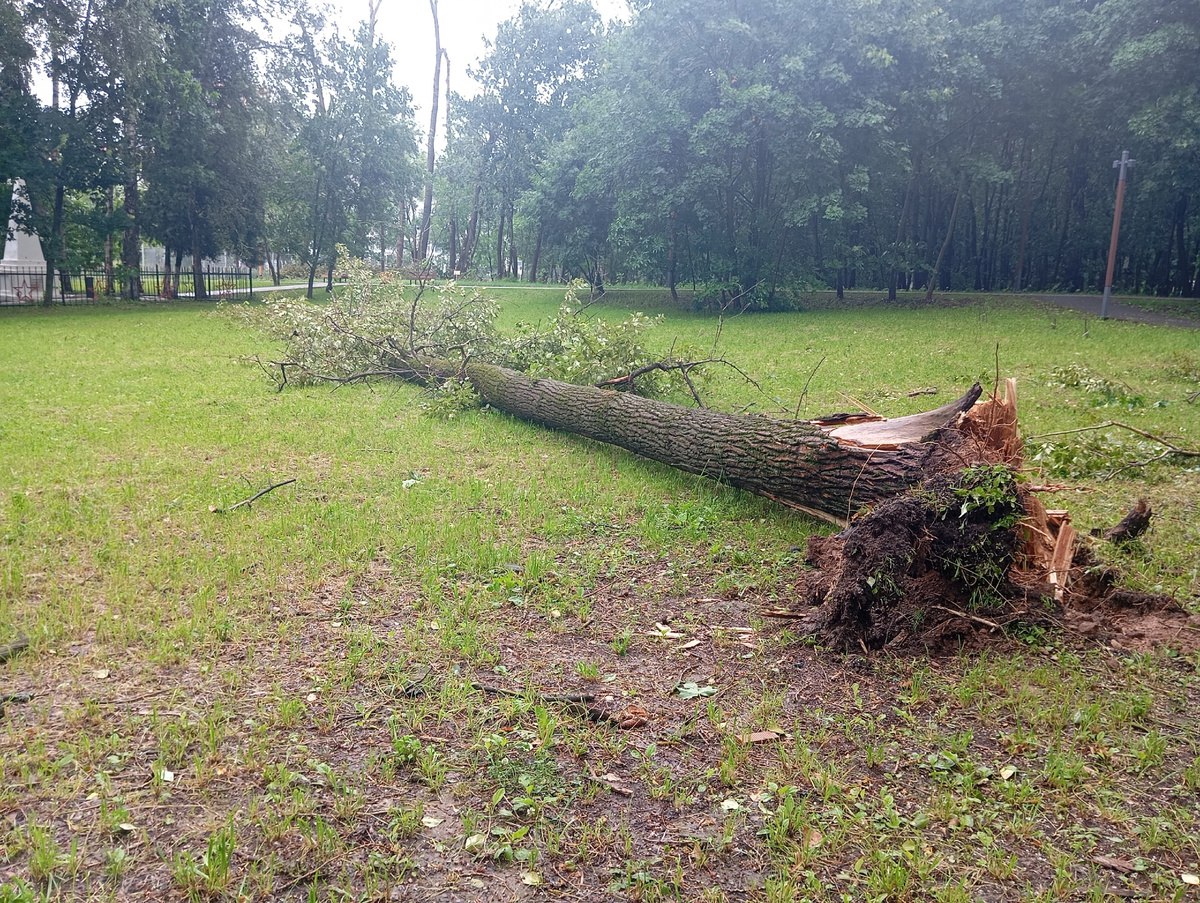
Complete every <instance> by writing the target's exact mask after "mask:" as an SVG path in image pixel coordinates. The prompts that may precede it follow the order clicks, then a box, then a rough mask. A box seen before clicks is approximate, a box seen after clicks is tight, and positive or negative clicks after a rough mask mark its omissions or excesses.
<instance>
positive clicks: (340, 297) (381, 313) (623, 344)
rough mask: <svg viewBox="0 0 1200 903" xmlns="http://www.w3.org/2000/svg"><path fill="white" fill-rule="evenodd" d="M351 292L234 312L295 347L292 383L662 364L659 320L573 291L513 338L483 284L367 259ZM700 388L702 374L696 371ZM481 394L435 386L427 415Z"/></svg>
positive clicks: (640, 384) (650, 389)
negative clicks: (395, 270) (497, 368)
mask: <svg viewBox="0 0 1200 903" xmlns="http://www.w3.org/2000/svg"><path fill="white" fill-rule="evenodd" d="M341 269H343V270H345V272H346V274H347V282H346V284H345V286H343V287H340V288H339V289H338V291H337V292H335V293H334V295H333V297H332V299H331V300H330V301H329V303H328V304H324V305H314V304H311V303H309V302H306V301H304V300H302V299H296V298H282V299H278V300H271V301H268V302H267V304H266V305H264V307H263V308H261V309H255V308H250V307H247V306H237V307H233V308H229V309H228V310H229V312H230V315H231V316H234V317H237V318H241V319H242V320H243V321H246V322H251V323H257V324H259V325H262V326H265V327H266V328H267V329H268V330H269V331H271V332H272V333H273V334H274V335H276V336H278V337H280V338H281V339H282V340H283V341H284V343H285V346H286V349H287V363H286V365H285V370H286V374H287V381H288V382H294V383H313V382H320V381H322V380H329V379H334V380H339V379H340V380H346V379H350V380H353V379H358V378H369V377H372V376H382V375H386V374H388V373H389V372H400V373H403V372H406V371H405V367H406V366H407V363H406V362H407V361H408V360H409V359H424V360H445V361H449V362H451V363H460V362H461V363H466V362H467V361H469V360H482V361H489V362H494V363H499V364H502V365H504V366H507V367H512V368H515V369H518V370H523V371H525V372H527V373H529V374H530V375H532V376H538V377H551V378H555V379H560V380H564V381H566V382H573V383H577V384H583V385H591V384H598V383H602V382H604V381H606V380H613V379H617V378H620V377H624V376H627V375H629V374H632V373H634V372H635V371H637V370H639V368H643V367H647V365H650V364H653V363H654V362H655V361H658V360H659V358H658V357H657V356H655V355H654V354H652V353H651V352H650V351H649V349H648V348H647V347H646V345H645V334H646V332H647V331H649V330H650V329H653V328H655V327H657V326H659V325H660V324H661V319H652V318H649V317H646V316H644V315H643V314H640V313H635V314H633V315H632V316H630V317H627V318H625V319H623V320H620V321H612V320H609V319H606V318H602V317H594V316H589V315H588V314H587V307H586V305H581V304H580V303H579V301H578V296H577V294H576V291H577V289H578V288H579V286H577V285H576V286H572V287H571V288H570V289H568V291H567V295H566V299H565V301H564V303H563V304H562V306H561V307H560V308H559V310H558V313H557V314H556V316H554V317H553V318H551V319H550V320H549V321H548V322H547V323H546V324H545V325H544V326H543V325H530V324H521V325H518V327H517V328H516V330H515V332H514V334H513V335H511V336H507V335H501V334H500V333H499V332H498V331H497V329H496V318H497V315H498V312H499V307H498V305H497V303H496V302H495V301H494V300H492V299H490V298H488V297H486V296H485V295H484V294H483V292H482V291H481V290H480V289H478V288H463V287H460V286H458V285H457V284H455V283H437V284H433V285H420V286H418V287H414V286H413V285H411V284H409V283H407V282H405V281H404V280H402V279H399V278H396V277H395V276H394V275H392V274H388V273H385V274H382V275H380V274H378V273H375V272H373V271H372V270H371V269H370V267H368V266H367V265H366V264H365V263H364V262H363V261H361V260H357V259H355V258H350V257H345V256H343V258H342V260H341ZM690 376H691V379H692V380H693V384H695V383H696V382H697V381H699V380H701V379H702V378H703V371H702V370H701V369H699V368H696V369H693V370H691V371H690ZM679 382H680V378H679V376H678V374H677V373H671V372H666V373H664V372H659V371H654V370H651V371H649V372H647V373H645V374H643V375H641V376H640V377H639V378H638V379H637V380H636V382H632V384H622V387H623V388H632V389H633V390H634V391H637V392H639V393H641V394H658V395H661V394H665V393H666V392H668V391H671V390H672V389H676V387H677V386H678V385H679ZM477 402H478V398H477V396H476V395H475V392H474V390H473V389H472V388H471V387H470V385H469V384H468V383H467V382H465V381H463V380H462V379H456V378H451V379H447V380H444V381H442V382H440V383H438V384H437V385H436V386H434V387H432V388H431V389H430V390H429V392H428V394H427V398H426V400H425V401H424V402H423V403H422V407H423V409H424V410H425V411H426V412H427V413H429V414H430V415H432V416H435V417H440V418H444V419H451V418H453V417H454V416H456V415H457V414H458V413H459V412H460V411H462V410H464V409H466V408H469V407H471V406H473V405H475V404H476V403H477Z"/></svg>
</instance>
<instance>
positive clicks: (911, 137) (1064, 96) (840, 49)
mask: <svg viewBox="0 0 1200 903" xmlns="http://www.w3.org/2000/svg"><path fill="white" fill-rule="evenodd" d="M453 2H454V0H442V6H443V12H447V11H449V10H450V7H451V6H452V4H453ZM372 9H373V10H377V9H378V3H375V4H374V5H373V6H372ZM430 12H432V13H433V14H434V15H433V17H432V19H431V20H430V22H429V25H430V27H429V28H428V29H427V31H422V30H421V29H418V28H414V30H413V32H412V34H413V38H412V39H413V40H419V41H422V42H426V43H428V44H430V45H432V44H433V42H434V40H435V38H434V29H433V27H432V20H433V19H436V15H437V2H436V0H431V2H430ZM439 47H440V44H439ZM405 50H406V48H404V47H399V48H393V47H390V46H389V45H388V44H387V43H385V42H384V41H382V40H381V39H380V38H379V36H378V35H377V34H376V27H375V22H374V20H373V17H372V18H369V19H368V20H367V21H365V22H363V23H362V24H361V25H359V26H358V27H357V28H356V29H355V30H353V31H352V32H351V33H348V34H346V33H342V32H340V31H339V29H338V27H337V25H336V23H335V22H333V21H332V16H331V14H330V13H328V12H323V11H322V10H321V9H320V8H319V7H314V6H309V5H307V4H306V3H305V0H299V2H297V0H289V2H279V3H277V5H275V6H273V7H270V8H267V7H265V6H264V5H263V4H260V3H252V2H250V0H0V87H2V91H3V93H2V97H0V180H8V179H12V178H16V177H21V178H23V179H25V181H26V183H27V185H28V187H29V196H30V205H29V209H28V210H25V211H23V214H22V215H23V216H24V217H25V218H26V220H27V221H28V223H29V224H30V225H31V226H32V228H34V229H36V231H37V232H38V233H39V234H40V235H41V237H42V243H43V247H44V250H45V253H46V257H47V262H48V266H51V267H54V266H60V267H69V266H77V267H82V266H105V267H109V268H111V269H115V270H118V271H121V272H123V273H125V274H126V275H127V276H128V275H129V274H132V273H134V272H135V271H136V269H137V266H138V257H139V250H140V246H141V243H142V241H143V240H149V241H153V242H156V243H158V244H161V245H163V246H165V247H166V248H167V249H169V254H168V258H167V260H168V266H173V267H174V268H175V271H176V272H178V271H179V270H180V269H184V268H189V267H195V268H198V267H200V266H201V261H202V260H203V259H205V258H206V257H211V256H213V255H215V254H217V253H219V252H222V251H224V252H230V253H233V254H236V255H237V256H238V257H239V258H240V259H241V260H242V261H244V262H246V263H247V264H253V265H260V264H266V265H269V266H270V267H271V270H272V272H273V274H275V275H278V272H279V270H281V269H285V268H286V267H287V266H288V265H291V266H293V267H297V268H299V267H302V268H303V270H304V275H306V276H307V278H308V281H309V285H310V287H311V286H313V285H314V284H318V283H319V282H320V281H322V280H328V279H331V278H332V275H333V272H334V261H335V259H336V253H337V252H336V248H337V246H338V245H344V246H346V247H348V248H349V249H350V251H351V252H353V253H355V254H356V255H359V256H363V257H366V258H368V259H372V260H375V261H377V262H378V264H379V265H380V266H384V267H388V268H392V267H398V266H412V265H414V264H420V265H423V266H426V267H429V268H432V270H433V271H435V272H437V273H440V274H444V275H452V274H455V273H461V274H469V275H472V276H482V277H491V278H503V277H516V278H521V279H527V280H530V281H535V280H545V279H556V280H557V279H562V278H567V277H572V276H584V277H585V278H588V279H589V280H591V281H592V282H593V283H597V282H604V281H623V282H624V281H642V282H652V283H655V284H660V285H667V286H668V287H670V288H671V290H672V291H673V292H674V291H676V290H677V289H684V288H686V289H688V290H695V291H696V292H697V294H698V295H699V297H701V298H705V297H707V298H713V299H725V300H727V301H734V302H736V303H737V304H738V305H739V306H743V307H773V306H785V305H787V304H788V303H790V301H791V299H792V298H793V297H794V296H795V293H796V292H797V291H801V290H808V289H813V288H822V287H824V288H838V289H842V288H859V289H878V290H883V289H890V290H891V291H893V292H894V291H896V290H897V289H925V288H928V289H929V290H931V291H932V290H971V289H976V290H985V291H998V290H1028V289H1037V290H1062V291H1086V290H1096V289H1098V288H1099V287H1100V284H1101V282H1102V280H1103V277H1104V268H1105V263H1106V255H1107V250H1108V239H1109V231H1110V228H1111V224H1112V211H1113V196H1114V188H1115V184H1116V172H1115V171H1114V169H1113V161H1114V160H1115V159H1116V158H1118V157H1120V155H1121V153H1122V151H1126V150H1127V151H1129V152H1130V154H1131V156H1132V157H1134V158H1135V160H1136V164H1135V166H1134V167H1133V169H1132V171H1131V174H1130V181H1129V190H1128V195H1127V200H1126V207H1125V219H1124V222H1123V226H1122V232H1121V252H1120V257H1119V260H1118V266H1117V286H1118V289H1121V290H1125V291H1137V292H1148V293H1156V294H1164V295H1168V294H1170V295H1182V296H1188V297H1194V296H1196V295H1197V293H1198V290H1200V197H1198V196H1197V195H1200V0H1101V2H1093V0H1021V2H1017V0H940V2H939V0H632V2H631V3H630V14H629V16H628V17H627V18H626V19H625V20H624V21H616V22H610V23H607V24H606V23H605V22H603V21H602V19H601V18H600V17H599V15H598V14H597V13H596V12H595V10H594V9H593V8H592V7H591V6H590V5H589V4H588V3H586V2H582V0H545V2H542V3H536V4H535V3H531V4H527V5H525V6H523V7H522V8H521V9H520V10H519V12H518V13H517V14H516V15H515V16H514V17H513V18H512V19H510V20H509V21H507V22H505V23H503V24H502V25H501V26H500V28H499V30H498V32H497V33H496V35H495V36H494V38H493V39H492V41H491V42H490V44H489V48H488V51H487V52H486V54H485V55H484V57H483V58H482V59H480V60H477V61H475V62H473V63H471V64H470V65H469V67H467V71H468V72H469V74H470V75H471V76H472V77H473V79H474V80H475V81H476V82H477V83H478V86H479V88H478V90H476V91H475V92H474V93H473V94H471V96H462V95H459V94H455V93H453V91H452V90H451V82H452V78H453V79H455V80H460V81H462V82H465V81H466V79H464V78H462V76H463V74H464V73H463V71H462V69H461V68H460V69H459V70H454V71H452V68H451V56H450V54H451V53H452V51H453V48H441V50H442V51H443V52H441V53H439V54H438V56H437V60H438V68H437V71H436V73H434V72H431V73H430V76H431V82H432V84H433V85H436V86H437V87H436V89H435V92H434V94H433V95H432V97H434V98H436V99H435V101H434V104H433V109H434V111H435V113H434V118H433V121H432V122H431V123H427V124H426V128H425V129H423V128H422V127H421V126H420V125H418V123H417V122H416V117H415V115H414V112H413V105H412V98H411V96H410V95H409V93H408V91H407V90H406V89H404V88H401V87H398V86H397V85H396V84H395V83H394V78H393V74H392V68H393V67H392V58H393V55H394V54H396V53H403V52H405ZM42 82H45V83H47V84H48V85H49V92H48V93H49V97H45V96H43V95H45V94H46V93H47V92H46V91H44V90H37V89H35V86H36V85H39V84H41V83H42ZM422 100H423V101H427V100H428V98H422ZM431 126H436V127H437V128H438V129H439V130H440V134H438V135H437V139H438V140H437V142H436V147H435V142H434V141H433V140H432V136H431V135H430V134H429V131H431V130H432V129H431V128H430V127H431ZM425 139H428V148H429V157H428V159H427V158H426V153H425V147H426V142H425ZM6 194H7V192H6ZM6 201H7V197H6V196H5V197H3V198H0V202H6ZM6 207H7V203H0V212H2V211H3V209H4V208H6ZM124 284H125V285H126V286H127V288H126V291H127V293H131V294H136V293H137V291H138V286H137V280H136V278H126V279H125V280H124ZM48 290H49V289H48Z"/></svg>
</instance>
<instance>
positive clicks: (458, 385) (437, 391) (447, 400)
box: [421, 379, 479, 420]
mask: <svg viewBox="0 0 1200 903" xmlns="http://www.w3.org/2000/svg"><path fill="white" fill-rule="evenodd" d="M477 407H479V393H478V392H476V391H475V387H474V386H472V385H471V384H470V383H469V382H468V381H467V380H465V379H447V380H443V381H442V382H441V383H439V384H438V385H436V386H434V387H433V388H431V389H430V390H429V391H428V392H427V393H426V395H425V399H424V400H423V401H422V402H421V410H422V411H424V412H425V413H426V414H428V415H429V416H430V417H432V418H434V419H435V420H453V419H454V418H455V417H457V416H458V415H459V414H461V413H462V412H463V411H469V410H471V409H472V408H477Z"/></svg>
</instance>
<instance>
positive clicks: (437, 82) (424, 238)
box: [416, 0, 442, 263]
mask: <svg viewBox="0 0 1200 903" xmlns="http://www.w3.org/2000/svg"><path fill="white" fill-rule="evenodd" d="M429 11H430V12H431V13H433V103H432V104H431V105H430V108H429V135H428V137H427V139H426V142H425V200H424V204H423V205H422V207H421V233H420V237H419V238H418V240H417V254H416V258H417V261H416V262H417V263H421V262H422V261H424V260H425V258H426V256H428V254H429V221H430V218H431V217H432V216H433V165H434V141H435V140H436V138H437V119H438V96H439V95H440V93H441V88H442V31H441V26H440V24H439V23H438V5H437V0H429Z"/></svg>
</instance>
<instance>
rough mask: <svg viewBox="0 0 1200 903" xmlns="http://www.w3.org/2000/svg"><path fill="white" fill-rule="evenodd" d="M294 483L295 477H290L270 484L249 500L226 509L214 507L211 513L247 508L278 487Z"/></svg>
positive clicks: (224, 512) (223, 512)
mask: <svg viewBox="0 0 1200 903" xmlns="http://www.w3.org/2000/svg"><path fill="white" fill-rule="evenodd" d="M295 482H296V478H295V477H292V478H291V479H287V480H281V481H280V482H278V483H272V484H271V485H270V486H268V487H267V488H266V489H260V490H259V491H258V492H256V493H254V495H252V496H250V498H248V499H242V500H241V501H240V502H238V503H237V504H235V505H230V506H229V507H228V508H215V507H214V508H213V509H212V512H213V513H214V514H228V513H229V512H230V511H236V510H237V509H238V508H241V507H244V506H247V505H251V504H253V503H254V502H257V501H258V500H259V499H260V498H262V497H263V496H264V495H266V494H267V493H268V492H274V491H275V490H276V489H278V488H279V487H280V486H288V485H290V484H292V483H295Z"/></svg>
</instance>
